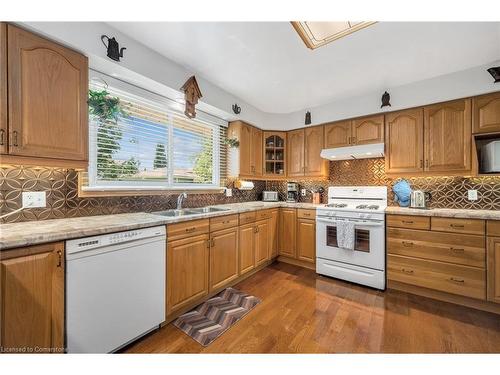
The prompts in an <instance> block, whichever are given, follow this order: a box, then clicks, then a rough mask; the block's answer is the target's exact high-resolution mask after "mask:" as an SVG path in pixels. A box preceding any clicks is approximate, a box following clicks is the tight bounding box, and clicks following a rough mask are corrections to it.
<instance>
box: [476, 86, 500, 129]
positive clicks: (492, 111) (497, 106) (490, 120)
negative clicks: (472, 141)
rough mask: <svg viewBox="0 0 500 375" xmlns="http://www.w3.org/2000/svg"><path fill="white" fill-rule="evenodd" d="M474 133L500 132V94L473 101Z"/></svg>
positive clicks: (496, 93)
mask: <svg viewBox="0 0 500 375" xmlns="http://www.w3.org/2000/svg"><path fill="white" fill-rule="evenodd" d="M472 113H473V114H472V122H473V124H474V126H473V128H474V133H495V132H500V92H495V93H493V94H488V95H482V96H477V97H475V98H473V99H472Z"/></svg>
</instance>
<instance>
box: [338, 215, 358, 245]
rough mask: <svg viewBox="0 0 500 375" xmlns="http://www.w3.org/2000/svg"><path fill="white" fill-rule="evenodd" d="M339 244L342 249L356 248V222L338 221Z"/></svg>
mask: <svg viewBox="0 0 500 375" xmlns="http://www.w3.org/2000/svg"><path fill="white" fill-rule="evenodd" d="M337 245H338V246H339V247H340V248H341V249H346V250H354V223H353V222H352V221H340V220H339V221H337Z"/></svg>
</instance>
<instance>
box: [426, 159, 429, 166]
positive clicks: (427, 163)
mask: <svg viewBox="0 0 500 375" xmlns="http://www.w3.org/2000/svg"><path fill="white" fill-rule="evenodd" d="M425 168H429V160H426V161H425Z"/></svg>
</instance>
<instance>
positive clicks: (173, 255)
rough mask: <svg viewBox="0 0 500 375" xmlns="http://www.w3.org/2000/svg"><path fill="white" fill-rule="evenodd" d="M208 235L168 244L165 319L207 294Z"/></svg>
mask: <svg viewBox="0 0 500 375" xmlns="http://www.w3.org/2000/svg"><path fill="white" fill-rule="evenodd" d="M209 252H210V241H209V235H208V233H207V234H201V235H198V236H194V237H188V238H184V239H181V240H176V241H171V242H168V243H167V316H168V315H170V314H171V313H172V312H174V311H176V310H179V309H181V308H183V307H185V306H187V305H189V304H190V303H192V302H193V301H196V300H197V299H199V298H201V297H203V296H205V295H207V294H208V290H209V286H208V282H209Z"/></svg>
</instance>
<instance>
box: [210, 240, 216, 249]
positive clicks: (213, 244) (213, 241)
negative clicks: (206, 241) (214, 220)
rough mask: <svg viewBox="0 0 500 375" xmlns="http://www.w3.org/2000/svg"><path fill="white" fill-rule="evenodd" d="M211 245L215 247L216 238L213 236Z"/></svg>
mask: <svg viewBox="0 0 500 375" xmlns="http://www.w3.org/2000/svg"><path fill="white" fill-rule="evenodd" d="M210 246H212V247H215V238H212V243H211V244H210Z"/></svg>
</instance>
